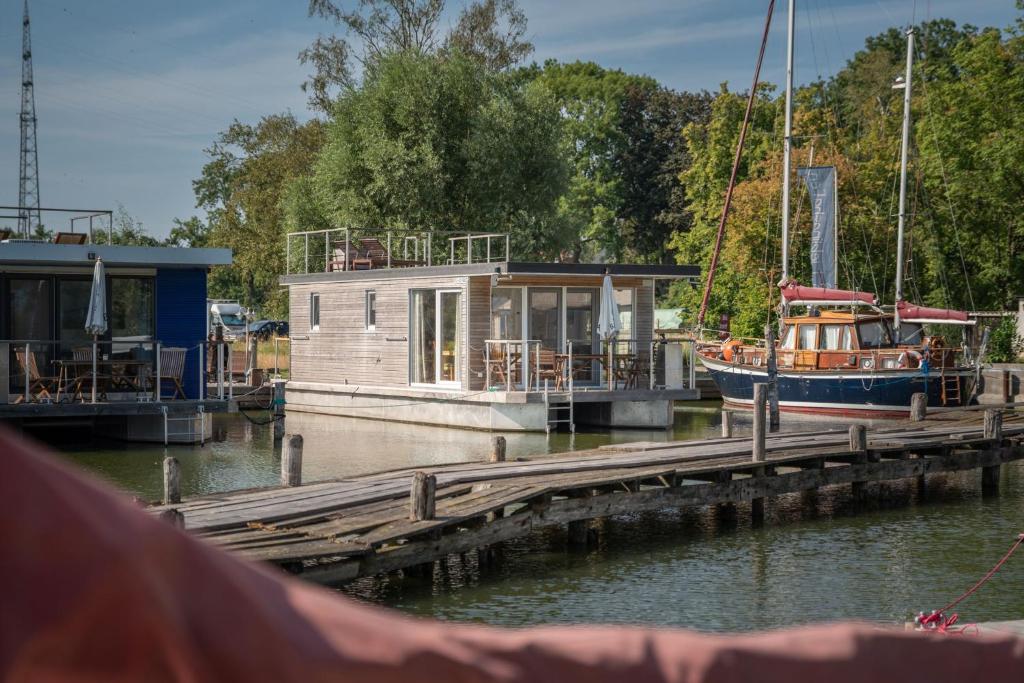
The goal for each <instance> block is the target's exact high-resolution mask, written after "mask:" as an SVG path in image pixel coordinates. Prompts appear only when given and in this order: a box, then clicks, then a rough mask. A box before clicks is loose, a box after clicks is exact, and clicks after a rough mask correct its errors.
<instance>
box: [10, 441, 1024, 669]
mask: <svg viewBox="0 0 1024 683" xmlns="http://www.w3.org/2000/svg"><path fill="white" fill-rule="evenodd" d="M0 580H2V584H0V585H2V586H3V598H2V604H0V679H3V680H5V681H24V680H32V681H39V680H62V681H63V680H76V679H83V680H84V679H89V680H102V681H112V680H146V681H159V680H198V681H207V680H210V681H213V680H216V681H233V680H239V681H242V680H244V681H263V680H273V681H290V680H296V681H298V680H301V681H321V680H324V681H326V680H331V681H341V680H343V681H346V682H352V681H394V682H395V683H417V682H420V681H424V682H426V681H444V682H446V683H447V682H454V681H587V682H588V683H595V682H599V681H628V683H641V682H642V681H680V682H683V681H687V682H690V681H786V682H790V681H828V682H829V683H843V682H844V681H881V680H900V681H912V680H928V681H929V683H939V682H941V681H956V682H957V683H963V682H964V681H977V680H1022V678H1024V640H1016V639H1013V638H1000V639H996V638H985V637H981V638H976V639H951V638H943V637H934V636H928V635H922V634H917V633H905V632H902V631H888V630H878V629H875V628H872V627H869V626H864V625H833V626H821V627H814V628H803V629H798V630H791V631H779V632H773V633H764V634H755V635H744V636H705V635H699V634H695V633H688V632H685V631H671V630H650V629H640V628H622V627H614V628H613V627H589V626H588V627H569V628H533V629H525V630H502V629H497V628H489V627H486V626H475V625H474V626H468V625H465V626H464V625H456V624H442V623H438V622H433V621H421V620H414V619H411V618H408V617H403V616H401V615H399V614H396V613H394V612H390V611H387V610H384V609H379V608H375V607H372V606H366V605H361V604H357V603H355V602H353V601H350V600H347V599H345V598H343V597H341V596H339V595H336V594H333V593H331V592H330V591H327V590H324V589H320V588H317V587H314V586H310V585H306V584H303V583H301V582H299V581H297V580H291V579H288V578H286V577H285V576H282V575H278V574H276V573H274V572H273V571H272V570H270V569H268V568H263V567H258V566H254V565H250V564H247V563H245V562H243V561H241V560H238V559H236V558H234V557H231V556H230V555H228V554H227V553H225V552H222V551H220V550H217V549H215V548H212V547H208V546H207V545H204V544H203V543H202V542H200V541H197V540H194V539H192V538H190V537H189V536H187V535H186V534H184V533H182V532H179V531H178V530H176V529H174V528H172V527H171V526H170V525H168V524H165V523H163V522H161V521H159V520H157V519H153V518H151V517H150V516H149V515H147V514H146V513H144V512H142V511H141V510H138V509H136V508H134V507H133V506H132V505H131V504H130V503H129V502H128V501H126V500H125V499H124V498H123V496H121V495H119V494H117V493H116V492H115V491H113V490H111V489H109V488H108V487H107V486H105V485H103V484H100V483H97V482H95V481H92V480H90V479H89V478H87V477H86V476H85V475H83V474H80V473H79V472H77V471H72V469H71V468H70V467H68V466H67V465H64V464H62V463H60V462H59V461H58V460H57V459H56V458H55V457H53V456H52V455H50V454H48V453H46V452H45V451H44V450H43V449H42V448H40V447H38V446H35V445H34V444H29V443H27V442H26V441H23V440H22V439H20V438H19V437H17V436H15V435H13V434H11V433H10V432H7V431H2V432H0ZM680 580H681V581H685V580H686V577H685V576H682V577H680Z"/></svg>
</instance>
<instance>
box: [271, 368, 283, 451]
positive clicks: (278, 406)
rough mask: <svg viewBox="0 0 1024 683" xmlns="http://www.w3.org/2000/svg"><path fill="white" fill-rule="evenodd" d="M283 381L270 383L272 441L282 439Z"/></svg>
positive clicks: (277, 380)
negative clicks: (272, 423)
mask: <svg viewBox="0 0 1024 683" xmlns="http://www.w3.org/2000/svg"><path fill="white" fill-rule="evenodd" d="M285 384H286V383H285V381H284V380H283V379H275V380H274V381H272V382H271V383H270V386H271V388H272V390H273V397H272V399H271V401H272V404H271V405H272V406H273V407H272V409H271V411H270V414H271V416H272V417H273V418H274V441H280V440H281V439H283V438H284V387H285Z"/></svg>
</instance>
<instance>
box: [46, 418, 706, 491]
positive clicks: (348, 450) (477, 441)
mask: <svg viewBox="0 0 1024 683" xmlns="http://www.w3.org/2000/svg"><path fill="white" fill-rule="evenodd" d="M213 419H214V439H213V441H212V442H210V443H207V444H206V445H205V446H169V447H167V448H164V447H163V446H162V445H158V446H153V445H144V444H121V443H117V442H112V443H87V444H86V445H84V446H82V445H76V446H67V447H65V446H63V445H62V446H61V448H62V450H64V451H65V452H66V453H67V455H68V457H69V458H71V459H72V460H73V461H75V462H77V463H79V464H81V465H83V466H85V467H86V468H88V469H90V470H92V471H94V472H97V473H99V474H100V475H102V476H104V477H106V478H107V479H109V480H111V481H113V482H114V483H115V484H117V485H118V486H120V487H121V488H123V489H126V490H128V491H130V492H132V493H133V494H136V495H139V496H141V497H143V498H144V499H146V500H153V499H156V498H158V497H159V496H160V495H161V492H162V490H163V470H162V468H161V462H162V461H163V458H164V455H165V454H166V455H172V456H174V457H176V458H177V459H178V461H179V462H180V463H181V469H182V494H183V495H185V496H192V495H197V494H201V493H214V492H217V491H228V490H233V489H240V488H250V487H255V486H268V485H273V484H277V483H278V481H279V480H280V471H281V460H280V458H281V453H280V444H277V445H275V444H274V443H273V438H272V437H273V434H272V432H271V429H270V427H269V426H267V425H262V424H254V423H253V422H252V421H250V420H248V419H246V417H245V416H243V415H214V416H213ZM254 419H260V420H263V419H265V416H263V415H261V416H259V418H254ZM720 424H721V418H720V416H719V415H718V413H717V412H715V411H714V410H708V409H705V410H703V411H686V412H679V413H678V414H677V416H676V424H675V428H674V429H673V430H671V431H668V430H656V431H644V430H619V431H611V432H610V431H596V432H580V433H577V434H569V433H557V434H551V435H550V436H547V435H545V434H534V433H509V434H505V437H506V439H507V441H508V450H507V455H508V457H509V458H516V457H521V456H528V455H538V454H545V453H559V452H562V451H566V450H572V449H574V448H575V449H584V448H596V447H597V446H602V445H604V444H609V443H625V442H630V441H666V440H669V439H692V438H703V437H705V436H710V435H713V434H715V433H717V431H718V430H719V429H720ZM287 430H288V431H289V432H291V433H295V434H301V435H302V437H303V449H302V479H303V481H306V482H310V481H320V480H324V479H338V478H342V477H351V476H356V475H360V474H367V473H370V472H382V471H387V470H393V469H398V468H403V467H414V466H424V465H438V464H442V463H454V462H470V461H474V460H486V459H487V456H488V454H489V453H490V451H491V440H492V439H493V436H494V435H493V434H491V433H488V432H478V431H469V430H464V429H447V428H444V427H429V426H425V425H412V424H401V423H397V422H380V421H376V420H361V419H357V418H349V417H335V416H327V415H313V414H308V413H289V415H288V418H287Z"/></svg>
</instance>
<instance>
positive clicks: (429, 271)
mask: <svg viewBox="0 0 1024 683" xmlns="http://www.w3.org/2000/svg"><path fill="white" fill-rule="evenodd" d="M605 273H608V274H609V275H613V276H615V275H618V276H620V277H643V278H652V279H664V280H679V279H685V278H697V277H699V276H700V267H699V266H686V265H641V264H629V263H617V264H610V263H540V262H529V261H491V262H489V263H487V262H481V263H468V264H467V263H461V264H455V265H437V266H415V267H407V268H374V269H367V270H347V271H346V270H337V271H332V272H327V273H309V274H296V275H284V276H282V277H281V284H283V285H300V284H310V283H319V282H338V281H344V280H363V279H368V280H380V279H401V278H421V277H443V276H446V275H560V276H566V277H573V276H589V277H594V276H595V275H598V276H600V275H604V274H605Z"/></svg>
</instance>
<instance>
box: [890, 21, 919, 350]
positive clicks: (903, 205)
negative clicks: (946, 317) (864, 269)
mask: <svg viewBox="0 0 1024 683" xmlns="http://www.w3.org/2000/svg"><path fill="white" fill-rule="evenodd" d="M913 66H914V29H913V28H911V29H908V30H907V73H906V75H905V76H904V78H903V86H902V87H903V148H902V150H901V151H900V213H899V227H898V229H897V231H896V304H897V308H896V318H895V319H894V321H893V323H894V325H895V327H896V329H897V330H898V329H900V313H899V303H900V302H901V301H903V231H904V228H905V226H906V222H907V153H908V150H909V148H910V90H911V88H910V79H911V73H912V72H911V70H912V69H913ZM895 87H900V86H899V85H897V86H895Z"/></svg>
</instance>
